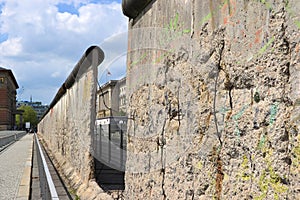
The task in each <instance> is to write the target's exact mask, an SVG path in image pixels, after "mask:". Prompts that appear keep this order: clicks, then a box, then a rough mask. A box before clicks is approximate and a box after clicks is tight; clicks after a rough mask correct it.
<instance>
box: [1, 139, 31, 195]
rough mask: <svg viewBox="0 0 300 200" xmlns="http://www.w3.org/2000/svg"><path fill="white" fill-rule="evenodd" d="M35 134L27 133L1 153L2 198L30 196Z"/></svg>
mask: <svg viewBox="0 0 300 200" xmlns="http://www.w3.org/2000/svg"><path fill="white" fill-rule="evenodd" d="M32 147H33V134H27V135H25V136H24V137H22V138H21V139H20V140H19V141H16V142H15V143H14V144H12V145H11V146H9V147H8V148H7V149H5V150H4V151H2V152H1V153H0V200H10V199H17V200H23V199H24V200H25V199H28V197H29V192H30V178H31V165H32Z"/></svg>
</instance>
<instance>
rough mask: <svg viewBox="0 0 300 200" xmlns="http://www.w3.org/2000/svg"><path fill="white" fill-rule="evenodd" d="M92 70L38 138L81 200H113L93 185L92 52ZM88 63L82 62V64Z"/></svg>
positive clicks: (60, 103)
mask: <svg viewBox="0 0 300 200" xmlns="http://www.w3.org/2000/svg"><path fill="white" fill-rule="evenodd" d="M91 53H92V56H91V57H90V58H91V59H92V62H91V65H90V67H89V68H88V69H87V70H86V72H84V71H83V72H81V71H82V68H81V67H80V68H79V73H80V77H74V78H76V79H75V82H74V84H73V85H72V86H71V87H70V88H69V89H67V90H66V93H65V94H64V95H63V96H62V97H61V98H60V99H59V100H58V102H56V103H55V105H54V107H53V108H51V110H50V111H49V112H48V113H47V115H46V116H44V118H43V119H42V120H41V122H40V123H39V125H38V134H39V138H42V142H43V144H44V147H45V148H46V150H47V152H48V153H49V154H50V156H51V157H52V161H53V162H54V165H55V167H56V168H57V169H58V171H59V172H60V175H61V176H62V177H63V179H64V182H65V183H66V184H67V186H68V187H69V190H70V191H69V192H71V193H76V195H77V196H78V197H80V198H81V199H94V198H95V197H97V196H98V197H99V198H100V197H101V198H100V199H110V198H111V197H110V196H109V195H107V194H105V193H104V192H103V191H102V190H101V189H100V188H99V186H98V185H97V184H96V182H95V181H94V179H93V178H94V177H93V176H94V174H93V156H92V151H91V136H92V134H93V131H94V124H95V117H96V110H95V108H96V99H95V98H96V90H97V65H98V64H97V65H96V64H95V61H94V60H98V58H97V57H98V55H94V54H95V52H94V51H92V52H91ZM86 62H87V61H85V60H83V63H86Z"/></svg>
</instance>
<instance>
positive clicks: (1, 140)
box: [0, 131, 26, 150]
mask: <svg viewBox="0 0 300 200" xmlns="http://www.w3.org/2000/svg"><path fill="white" fill-rule="evenodd" d="M24 135H26V132H25V131H21V132H17V133H14V134H10V135H6V136H3V137H0V150H2V149H3V148H5V147H6V146H8V145H9V144H11V143H13V142H15V141H17V140H18V139H19V138H21V137H23V136H24Z"/></svg>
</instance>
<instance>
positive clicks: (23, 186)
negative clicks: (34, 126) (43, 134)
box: [16, 137, 33, 200]
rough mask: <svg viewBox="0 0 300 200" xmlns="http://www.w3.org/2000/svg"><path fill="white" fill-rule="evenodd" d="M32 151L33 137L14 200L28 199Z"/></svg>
mask: <svg viewBox="0 0 300 200" xmlns="http://www.w3.org/2000/svg"><path fill="white" fill-rule="evenodd" d="M32 150H33V137H32V142H31V146H30V148H29V151H28V156H27V160H26V163H25V168H24V171H23V175H22V178H21V181H20V184H19V190H18V194H17V197H16V200H28V199H29V197H30V182H31V169H32V156H33V154H32V152H33V151H32Z"/></svg>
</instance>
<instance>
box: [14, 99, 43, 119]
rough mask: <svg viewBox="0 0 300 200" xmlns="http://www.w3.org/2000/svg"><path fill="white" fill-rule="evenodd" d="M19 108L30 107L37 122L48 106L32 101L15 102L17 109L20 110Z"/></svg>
mask: <svg viewBox="0 0 300 200" xmlns="http://www.w3.org/2000/svg"><path fill="white" fill-rule="evenodd" d="M21 106H31V107H32V108H33V110H34V111H35V112H36V117H37V119H38V120H40V119H41V118H42V116H43V115H44V113H45V112H46V110H47V109H48V108H49V106H48V105H43V104H42V102H39V101H36V102H33V101H32V99H31V100H30V101H17V108H20V107H21Z"/></svg>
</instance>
